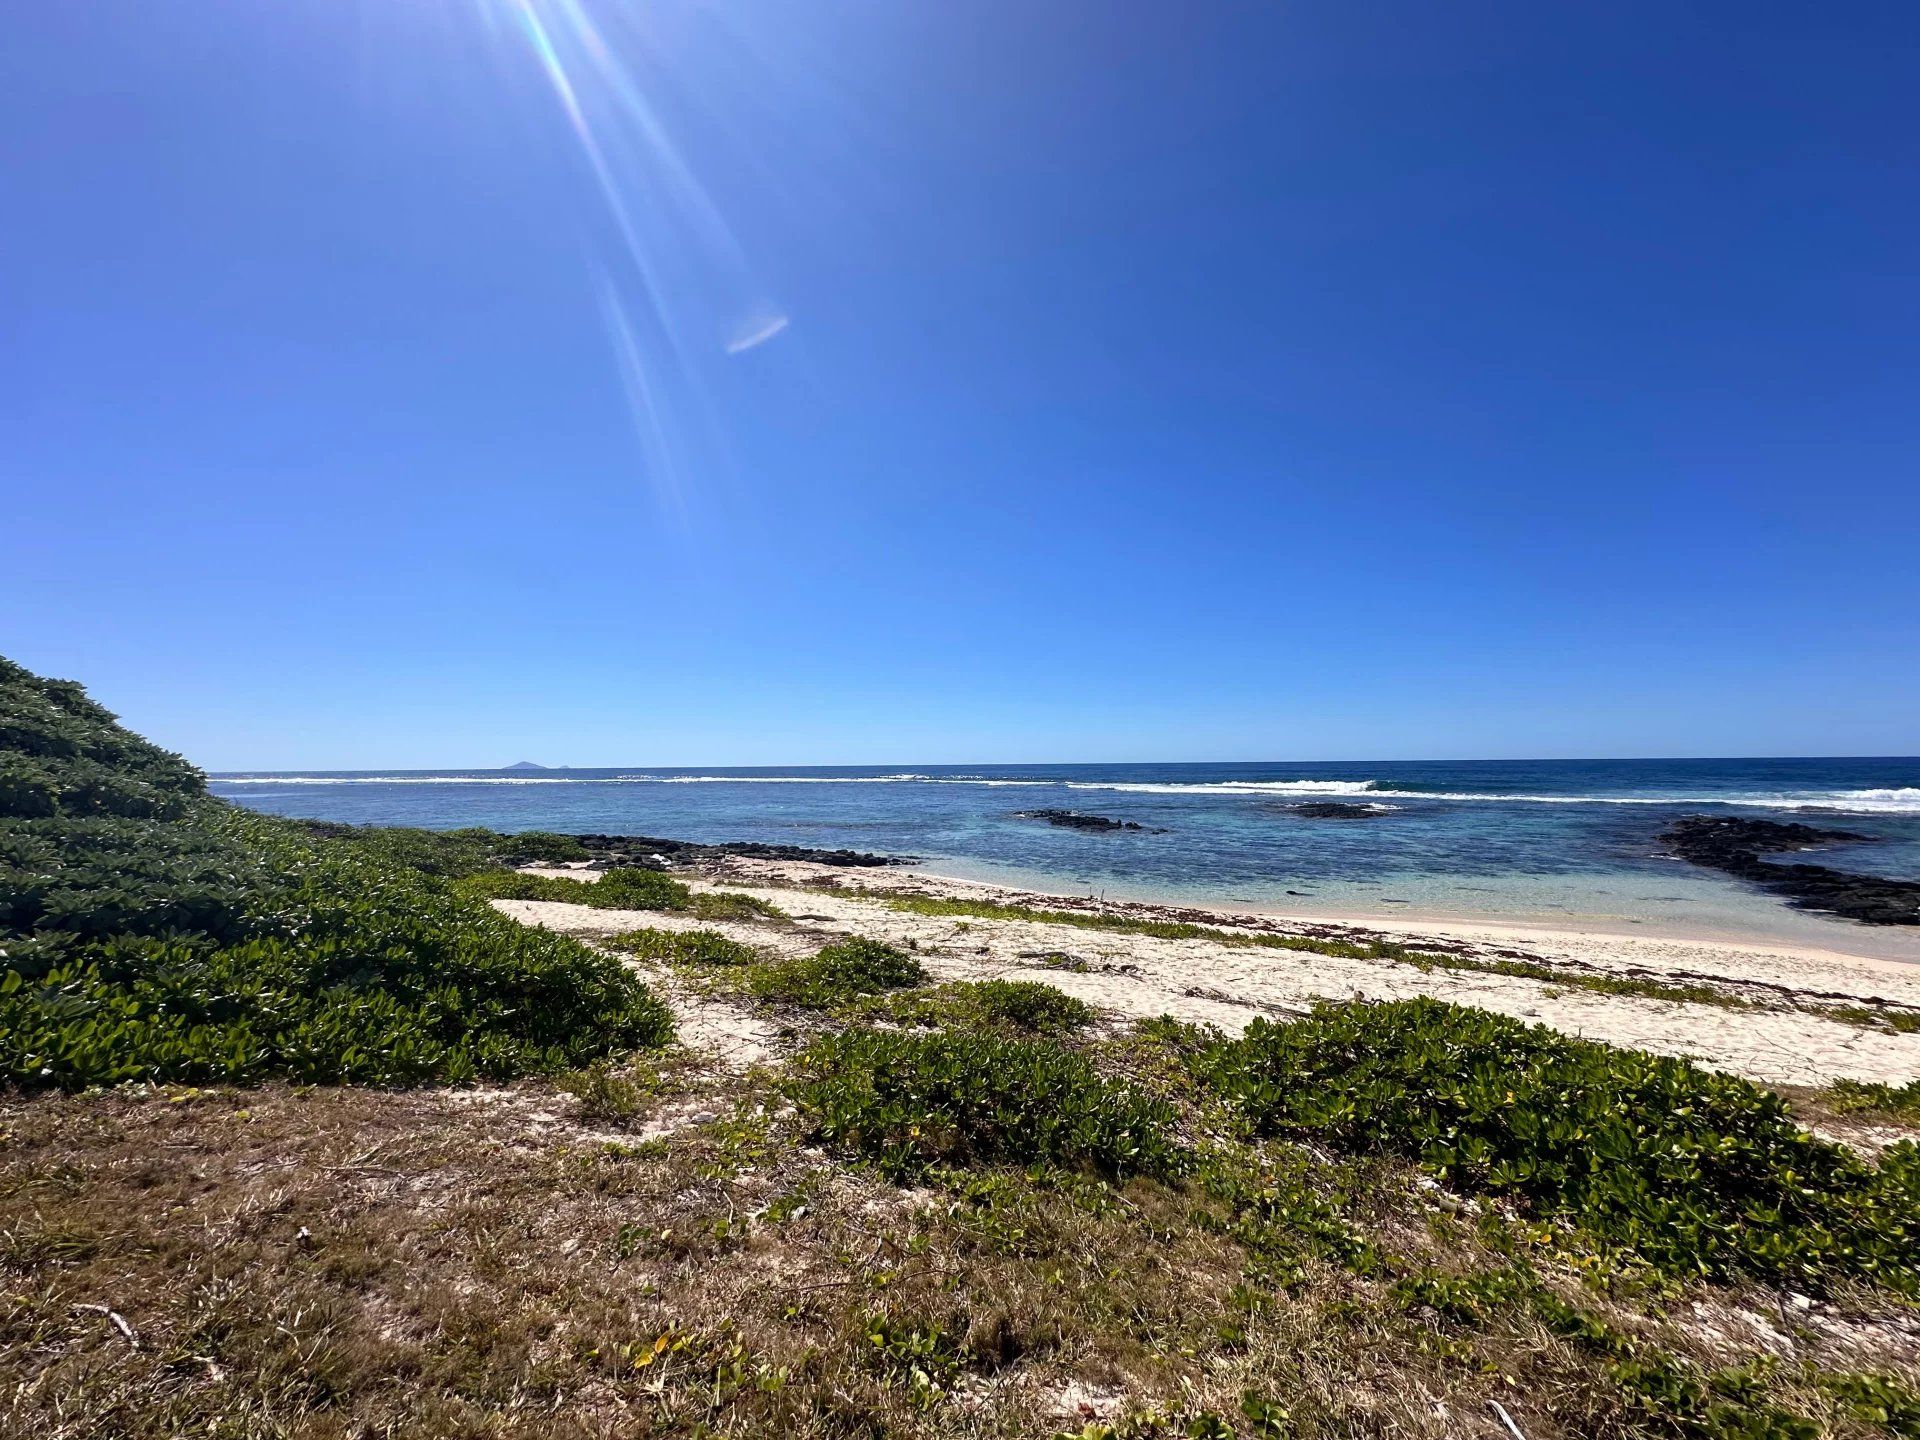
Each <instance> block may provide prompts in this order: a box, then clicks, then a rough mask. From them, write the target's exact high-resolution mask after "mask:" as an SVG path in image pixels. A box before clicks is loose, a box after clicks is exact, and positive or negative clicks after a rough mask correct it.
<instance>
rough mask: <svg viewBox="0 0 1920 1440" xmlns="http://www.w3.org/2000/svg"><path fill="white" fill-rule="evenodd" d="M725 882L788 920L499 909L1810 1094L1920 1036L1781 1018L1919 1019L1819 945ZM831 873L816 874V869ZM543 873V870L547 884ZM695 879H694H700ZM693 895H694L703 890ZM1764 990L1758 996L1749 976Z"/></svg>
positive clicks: (1236, 1018) (1909, 998)
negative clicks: (1328, 1021)
mask: <svg viewBox="0 0 1920 1440" xmlns="http://www.w3.org/2000/svg"><path fill="white" fill-rule="evenodd" d="M719 871H720V874H721V876H722V877H723V878H724V880H725V884H726V888H732V889H741V890H746V891H748V892H749V893H753V894H757V895H760V896H762V897H763V898H765V899H768V900H771V901H773V902H774V903H775V904H777V905H779V906H781V907H782V908H783V909H785V910H786V911H787V912H788V913H789V914H790V915H792V916H793V917H794V922H793V924H792V925H791V926H787V927H781V926H772V925H762V924H744V923H720V924H712V925H708V926H704V927H703V926H701V925H700V923H699V922H697V921H692V920H688V919H684V918H681V917H678V916H674V915H670V914H659V913H652V912H629V911H612V910H593V909H589V908H587V907H584V906H576V905H566V904H559V903H553V902H543V901H500V902H496V903H497V904H498V905H499V908H500V909H502V910H503V911H505V912H506V913H508V914H510V915H513V916H514V917H515V918H517V919H520V920H522V921H524V922H526V923H530V924H537V925H543V926H547V927H550V928H553V929H558V930H565V931H567V932H569V933H573V934H578V935H581V936H583V937H586V938H591V937H592V936H595V935H608V934H613V933H617V932H618V931H621V930H628V929H634V928H637V927H643V926H652V927H655V928H659V929H676V930H678V929H695V928H708V929H714V930H718V931H720V932H721V933H723V934H725V935H727V936H728V937H729V938H730V939H736V940H741V941H745V942H747V943H750V944H755V945H759V946H761V947H763V948H764V949H766V950H768V951H769V952H770V953H774V954H780V955H795V954H807V953H811V952H812V951H813V950H814V949H816V948H818V947H819V946H820V945H821V944H823V943H825V942H826V941H828V940H831V939H834V938H837V937H839V936H843V935H849V934H860V935H866V936H869V937H871V938H873V939H876V940H886V941H889V942H891V943H894V944H898V945H902V946H908V945H911V946H912V947H913V948H915V949H916V950H917V951H918V952H919V954H920V955H921V957H922V959H923V960H924V962H925V963H926V965H927V968H928V970H929V971H930V972H931V973H932V974H933V975H934V976H936V977H937V978H939V979H942V980H960V979H985V978H990V977H1006V978H1016V979H1033V980H1042V981H1045V982H1046V983H1048V984H1051V985H1054V986H1057V987H1058V988H1059V989H1061V990H1064V991H1066V992H1067V993H1069V994H1072V995H1076V996H1078V997H1079V998H1081V999H1083V1000H1085V1001H1087V1002H1088V1003H1089V1004H1092V1005H1096V1006H1099V1007H1101V1008H1102V1009H1105V1010H1108V1011H1111V1012H1114V1013H1115V1014H1117V1015H1120V1016H1125V1017H1141V1016H1151V1015H1161V1014H1167V1015H1173V1016H1176V1017H1178V1018H1181V1019H1186V1020H1196V1021H1202V1022H1205V1023H1207V1024H1211V1025H1217V1026H1220V1027H1221V1028H1223V1029H1227V1030H1238V1029H1240V1028H1241V1027H1243V1026H1244V1025H1245V1024H1246V1023H1247V1021H1249V1020H1250V1019H1252V1018H1253V1017H1254V1016H1256V1015H1260V1014H1276V1015H1278V1014H1288V1013H1298V1012H1299V1011H1301V1010H1303V1009H1305V1008H1307V1007H1308V1006H1310V1005H1312V1004H1313V1003H1315V1002H1316V1001H1320V1000H1329V999H1351V998H1354V997H1356V996H1364V997H1366V998H1369V999H1404V998H1409V997H1412V996H1416V995H1428V996H1433V997H1435V998H1438V999H1442V1000H1449V1001H1454V1002H1456V1003H1459V1004H1463V1005H1477V1006H1480V1007H1482V1008H1484V1009H1488V1010H1493V1011H1496V1012H1498V1013H1500V1014H1504V1015H1511V1016H1514V1017H1516V1018H1519V1019H1524V1020H1529V1021H1538V1022H1540V1023H1543V1024H1547V1025H1551V1026H1553V1027H1554V1028H1555V1029H1557V1030H1561V1031H1563V1032H1565V1033H1567V1034H1570V1035H1580V1036H1585V1037H1587V1038H1589V1039H1594V1040H1603V1041H1606V1042H1608V1043H1611V1044H1615V1045H1623V1046H1632V1047H1636V1048H1640V1049H1645V1050H1651V1051H1654V1052H1656V1053H1659V1054H1666V1055H1678V1056H1686V1057H1688V1058H1691V1059H1694V1060H1697V1061H1699V1062H1700V1063H1702V1064H1705V1065H1710V1066H1713V1067H1715V1068H1718V1069H1723V1070H1729V1071H1733V1072H1735V1073H1738V1074H1742V1075H1746V1076H1748V1077H1750V1078H1752V1079H1755V1080H1759V1081H1762V1082H1764V1083H1768V1084H1778V1085H1821V1084H1825V1083H1828V1082H1830V1081H1832V1080H1834V1079H1836V1078H1839V1077H1842V1076H1845V1077H1848V1078H1851V1079H1856V1080H1878V1081H1886V1082H1889V1083H1905V1082H1906V1081H1908V1080H1912V1079H1914V1078H1916V1077H1920V1034H1894V1033H1889V1032H1887V1031H1884V1030H1877V1029H1863V1028H1861V1027H1858V1026H1855V1025H1850V1024H1845V1023H1842V1022H1839V1021H1835V1020H1831V1019H1827V1018H1825V1017H1823V1016H1820V1015H1816V1014H1811V1013H1808V1012H1807V1011H1806V1010H1804V1009H1796V1008H1792V1007H1793V1003H1794V1002H1795V1001H1796V1000H1797V1001H1798V1002H1799V1003H1801V1004H1806V1003H1818V1002H1825V1003H1832V1001H1833V999H1834V998H1835V997H1842V998H1843V997H1857V998H1878V999H1884V1000H1888V1001H1893V1002H1896V1003H1902V1004H1911V1005H1916V1006H1920V969H1916V968H1915V967H1909V966H1901V965H1898V964H1893V963H1890V962H1877V961H1871V960H1864V959H1857V958H1853V957H1844V956H1827V955H1820V954H1818V953H1817V952H1815V953H1808V952H1782V951H1778V950H1773V949H1767V948H1764V947H1762V948H1755V947H1740V946H1730V945H1715V944H1712V943H1708V942H1702V941H1696V940H1670V939H1662V938H1659V937H1653V936H1632V937H1612V936H1606V937H1601V936H1582V935H1572V934H1542V933H1538V932H1532V933H1528V934H1527V935H1526V936H1525V937H1524V941H1523V939H1522V937H1521V936H1520V935H1519V934H1517V933H1514V932H1508V931H1504V930H1499V929H1498V928H1497V927H1485V926H1446V927H1436V928H1433V929H1426V928H1421V929H1403V928H1398V927H1396V928H1394V929H1391V930H1387V929H1381V930H1367V931H1361V930H1359V929H1357V928H1356V927H1352V926H1329V925H1325V924H1319V923H1306V922H1293V923H1287V922H1282V921H1280V920H1278V919H1277V918H1276V917H1271V916H1260V917H1254V916H1249V915H1247V914H1244V913H1236V912H1227V911H1219V912H1202V911H1195V910H1192V909H1189V908H1184V907H1165V906H1147V905H1136V904H1124V903H1108V904H1098V905H1096V904H1094V903H1093V902H1088V901H1084V900H1067V899H1062V898H1060V897H1054V896H1043V895H1035V894H1031V893H1027V892H1020V891H1010V890H1006V889H1004V888H1002V887H997V886H989V885H981V884H976V883H973V882H968V881H956V880H946V879H939V878H936V877H931V876H927V875H924V874H921V873H918V872H914V871H905V870H892V871H863V872H860V873H859V874H858V875H856V876H853V877H849V876H848V875H847V872H846V871H844V870H840V871H829V870H826V867H820V866H812V865H802V864H800V863H798V862H768V861H744V860H737V859H736V860H728V861H724V862H722V864H721V866H720V867H719ZM822 872H825V873H822ZM548 873H555V872H548ZM828 880H839V881H841V882H844V883H848V884H849V885H851V886H853V887H857V888H861V889H868V890H873V891H899V892H902V893H908V892H911V893H918V894H937V895H943V896H956V897H965V898H975V899H989V900H993V901H996V902H998V903H1005V904H1026V905H1029V906H1035V907H1040V908H1048V909H1075V910H1088V911H1095V912H1100V913H1112V914H1122V915H1128V916H1137V917H1141V918H1156V919H1157V918H1177V919H1184V920H1193V921H1199V922H1202V923H1213V924H1218V925H1221V926H1224V927H1229V928H1253V927H1256V926H1257V928H1259V929H1263V930H1279V931H1284V932H1288V933H1311V934H1341V935H1355V936H1373V937H1384V938H1390V939H1401V940H1407V941H1412V942H1415V943H1426V944H1431V945H1433V946H1434V947H1435V948H1440V949H1445V950H1448V951H1451V952H1453V953H1457V954H1462V955H1467V956H1473V957H1479V958H1503V957H1504V958H1516V957H1524V958H1526V959H1529V960H1534V961H1538V962H1541V963H1546V964H1551V965H1555V966H1560V967H1564V968H1566V969H1568V970H1569V971H1571V972H1574V973H1594V972H1596V971H1604V972H1606V973H1611V974H1633V975H1637V976H1643V977H1650V978H1656V979H1671V980H1674V981H1676V982H1681V981H1685V982H1690V983H1701V982H1702V981H1706V982H1709V983H1714V984H1715V985H1716V986H1718V987H1719V988H1722V989H1724V990H1725V991H1726V992H1727V993H1729V994H1734V995H1739V996H1741V997H1742V998H1747V999H1751V1000H1756V1001H1758V1002H1760V1005H1761V1006H1764V1008H1747V1009H1729V1008H1725V1007H1722V1006H1718V1005H1712V1004H1704V1003H1693V1002H1675V1001H1667V1000H1653V999H1645V998H1641V997H1638V996H1620V995H1605V994H1598V993H1595V992H1592V991H1587V990H1579V989H1566V988H1560V987H1556V986H1555V985H1554V984H1552V983H1551V982H1546V981H1540V980H1534V979H1526V978H1519V977H1511V976H1504V975H1489V974H1483V973H1477V972H1472V971H1460V970H1447V969H1444V968H1435V969H1432V970H1421V969H1419V968H1417V967H1415V966H1413V965H1408V964H1404V963H1400V962H1395V961H1392V960H1369V959H1348V958H1343V957H1337V956H1329V955H1320V954H1314V953H1308V952H1301V951H1286V950H1272V949H1256V948H1248V947H1245V946H1235V945H1231V944H1227V943H1223V942H1221V941H1216V940H1211V939H1182V940H1168V939H1160V938H1157V937H1153V936H1146V935H1137V934H1126V933H1115V932H1110V931H1099V930H1088V929H1083V928H1079V927H1075V926H1070V925H1063V924H1051V923H1042V922H1036V921H1030V920H987V919H975V918H961V917H948V916H926V915H917V914H911V913H907V912H902V911H898V910H894V909H892V908H890V907H889V906H887V905H886V904H884V903H882V902H881V901H879V900H876V899H871V898H856V897H854V896H852V895H848V894H834V893H832V892H830V891H819V890H805V891H800V890H796V889H794V888H792V887H795V886H797V885H803V884H818V883H821V882H823V881H828ZM695 883H696V884H698V883H699V882H695ZM701 888H705V887H704V886H702V887H701ZM1755 982H1759V983H1755ZM656 983H659V984H660V985H661V988H662V990H663V992H664V994H665V997H666V998H667V999H669V1001H671V1002H672V1003H674V1004H675V1007H676V1009H677V1010H678V1011H679V1012H680V1013H681V1014H682V1016H683V1025H682V1028H683V1036H684V1038H685V1039H686V1040H687V1041H688V1042H689V1043H690V1044H696V1045H703V1046H707V1047H709V1048H714V1049H716V1050H718V1051H720V1052H722V1053H723V1054H725V1055H730V1056H733V1057H735V1063H742V1062H741V1061H740V1059H739V1057H742V1056H744V1057H746V1058H747V1059H748V1060H751V1059H757V1058H760V1057H762V1056H764V1055H766V1054H768V1053H770V1052H771V1050H772V1048H773V1047H774V1045H775V1029H774V1027H773V1026H771V1025H769V1024H768V1023H767V1022H766V1021H765V1020H764V1019H762V1018H760V1017H758V1016H755V1015H753V1014H752V1013H751V1012H749V1011H747V1010H746V1009H744V1008H743V1007H739V1006H735V1005H732V1004H730V1003H728V1002H724V1001H715V1000H712V999H707V998H704V997H698V996H694V995H692V994H690V993H689V992H688V991H687V988H686V987H685V986H684V985H682V984H680V983H678V982H677V981H676V980H675V979H674V977H673V976H672V975H671V974H670V973H658V974H657V975H656Z"/></svg>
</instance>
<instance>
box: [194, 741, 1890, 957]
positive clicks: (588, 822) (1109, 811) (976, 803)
mask: <svg viewBox="0 0 1920 1440" xmlns="http://www.w3.org/2000/svg"><path fill="white" fill-rule="evenodd" d="M212 788H213V790H214V792H215V793H216V794H220V795H224V796H226V797H228V798H230V799H232V800H234V801H237V802H238V803H240V804H243V805H247V806H251V807H252V808H254V809H258V810H264V811H268V812H271V813H273V814H278V815H297V816H308V817H313V818H319V819H327V820H342V821H351V822H354V823H358V824H381V825H420V826H427V827H429V828H436V829H451V828H455V827H458V826H463V825H484V826H487V827H489V828H492V829H498V830H534V829H537V830H558V831H566V832H575V833H579V832H604V833H613V834H646V835H662V836H671V837H674V838H678V839H685V840H701V841H723V840H758V841H770V842H774V843H779V844H789V845H807V846H819V847H825V848H839V847H848V848H852V849H859V850H873V851H880V852H885V853H890V854H899V855H912V856H916V857H918V858H919V859H921V860H922V861H923V862H925V864H926V866H927V868H928V869H930V870H933V871H935V872H937V873H940V874H945V875H957V876H962V877H966V878H970V879H981V880H993V881H998V882H1002V883H1007V884H1014V885H1020V886H1025V887H1028V888H1032V889H1039V890H1045V891H1050V892H1053V893H1058V894H1068V893H1072V894H1103V895H1106V896H1109V897H1113V898H1121V899H1150V900H1176V901H1181V902H1188V903H1196V904H1214V905H1226V906H1236V907H1244V908H1252V909H1261V910H1270V911H1278V912H1282V913H1288V914H1306V915H1324V916H1329V917H1345V918H1390V917H1393V916H1396V915H1402V916H1420V917H1424V918H1436V919H1458V920H1464V921H1492V920H1508V921H1513V922H1517V923H1522V924H1535V925H1554V924H1560V925H1565V926H1569V927H1573V926H1577V927H1579V928H1586V929H1601V930H1606V929H1610V928H1616V927H1617V928H1619V929H1621V931H1622V933H1630V932H1629V930H1628V928H1627V927H1645V928H1646V930H1651V931H1657V932H1659V933H1667V934H1675V935H1681V936H1698V937H1701V938H1715V939H1747V940H1756V941H1775V942H1788V943H1805V944H1820V945H1826V946H1829V947H1832V948H1837V949H1845V950H1850V951H1853V952H1854V953H1860V954H1877V955H1883V956H1886V957H1889V958H1898V959H1911V960H1920V933H1916V932H1915V931H1913V930H1911V929H1905V928H1901V929H1891V928H1889V927H1869V926H1863V925H1859V924H1856V923H1854V922H1851V921H1845V920H1840V919H1836V918H1832V917H1827V916H1821V915H1814V914H1809V913H1806V912H1802V911H1797V910H1794V909H1792V908H1791V907H1789V906H1788V905H1787V904H1786V903H1785V902H1784V901H1782V900H1780V899H1778V898H1776V897H1774V896H1771V895H1768V894H1765V893H1762V892H1760V891H1758V890H1756V889H1754V888H1752V887H1750V886H1748V885H1746V884H1744V883H1743V882H1740V881H1738V880H1734V879H1731V878H1729V877H1726V876H1723V875H1719V874H1717V873H1715V872H1712V871H1707V870H1702V869H1699V868H1697V867H1695V866H1692V865H1688V864H1686V863H1684V862H1681V861H1678V860H1675V859H1672V858H1669V857H1667V856H1666V855H1665V854H1664V853H1663V848H1662V846H1661V845H1660V843H1659V840H1658V837H1659V835H1660V832H1661V831H1662V830H1663V829H1665V828H1666V826H1667V825H1668V824H1669V823H1670V822H1671V821H1673V820H1674V819H1676V818H1678V817H1680V816H1683V815H1749V816H1755V817H1760V818H1771V819H1780V820H1790V819H1799V820H1805V821H1808V822H1810V823H1814V824H1818V825H1820V826H1822V827H1823V828H1830V829H1837V830H1845V831H1848V832H1850V833H1855V834H1858V835H1859V836H1860V837H1861V839H1860V843H1858V844H1857V845H1854V844H1843V845H1838V846H1835V847H1831V848H1828V849H1824V850H1822V851H1821V852H1820V854H1819V855H1818V857H1817V860H1818V863H1821V864H1825V865H1831V866H1834V867H1835V868H1838V869H1844V870H1856V871H1862V872H1870V873H1876V874H1887V875H1894V876H1900V877H1912V876H1920V759H1916V758H1912V757H1908V758H1899V759H1859V758H1848V759H1831V760H1817V759H1808V760H1781V759H1769V760H1540V761H1532V760H1499V761H1436V762H1430V763H1429V762H1422V763H1415V762H1369V763H1363V762H1348V763H1341V764H1328V763H1314V764H1177V765H1151V764H1130V765H970V766H939V765H928V766H872V767H809V766H797V767H784V768H777V767H775V768H769V767H758V768H745V769H694V770H671V769H649V768H618V769H603V770H532V771H523V770H506V771H503V770H437V771H418V772H414V771H365V772H332V773H321V772H310V773H306V774H300V775H288V774H278V775H270V774H227V775H217V776H214V777H212ZM1328 801H1334V802H1340V803H1343V804H1348V805H1354V806H1365V807H1368V811H1367V818H1364V819H1353V818H1348V819H1328V818H1314V817H1312V816H1311V815H1310V814H1308V813H1303V812H1302V811H1301V810H1299V809H1298V808H1297V807H1299V806H1301V805H1303V804H1309V803H1315V802H1328ZM1041 808H1054V809H1072V810H1078V811H1081V812H1084V813H1088V814H1096V815H1103V816H1108V817H1111V818H1113V819H1116V820H1128V821H1133V822H1136V823H1138V824H1139V825H1141V826H1143V827H1145V828H1143V829H1141V830H1137V831H1136V830H1124V831H1112V832H1104V833H1083V832H1080V831H1076V830H1068V829H1060V828H1056V827H1054V826H1051V825H1047V824H1045V823H1042V822H1039V821H1035V820H1029V819H1021V818H1018V817H1017V815H1016V812H1018V811H1021V810H1033V809H1041Z"/></svg>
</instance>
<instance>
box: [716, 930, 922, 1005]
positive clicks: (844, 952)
mask: <svg viewBox="0 0 1920 1440" xmlns="http://www.w3.org/2000/svg"><path fill="white" fill-rule="evenodd" d="M926 978H927V975H926V971H925V970H923V969H922V968H921V965H920V962H919V961H918V960H916V959H914V957H913V956H911V955H909V954H907V953H906V952H905V951H902V950H896V949H894V948H893V946H891V945H882V944H881V943H880V942H879V941H877V940H862V939H853V940H842V941H840V942H839V943H838V944H834V945H828V946H825V947H823V948H822V949H821V950H820V952H819V953H818V954H816V955H810V956H807V957H805V958H804V959H796V960H783V961H779V962H777V963H775V964H772V965H762V966H758V967H756V969H755V970H754V972H753V975H752V976H751V984H752V988H753V991H754V993H755V994H757V995H759V996H760V997H761V998H762V999H767V1000H785V1001H789V1002H790V1003H792V1004H795V1005H806V1006H809V1007H812V1008H814V1009H820V1010H824V1009H827V1008H829V1007H831V1006H834V1005H838V1004H841V1003H842V1002H844V1001H847V1000H853V999H857V998H858V997H860V996H862V995H879V994H882V993H884V992H885V991H888V990H904V989H907V988H908V987H910V986H914V985H920V984H924V983H925V981H926Z"/></svg>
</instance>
